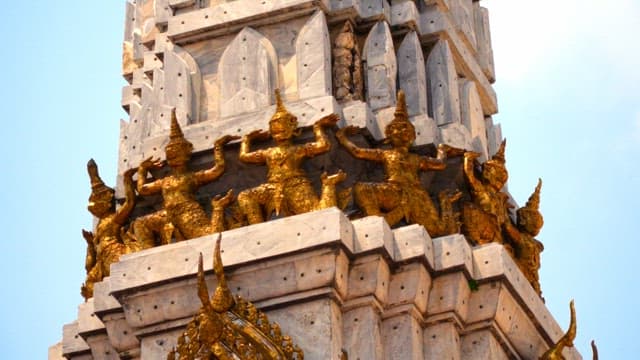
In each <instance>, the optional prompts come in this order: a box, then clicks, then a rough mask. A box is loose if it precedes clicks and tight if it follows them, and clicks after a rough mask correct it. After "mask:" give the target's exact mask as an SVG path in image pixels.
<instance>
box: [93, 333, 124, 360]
mask: <svg viewBox="0 0 640 360" xmlns="http://www.w3.org/2000/svg"><path fill="white" fill-rule="evenodd" d="M86 342H87V344H88V345H89V347H90V348H91V356H92V357H93V359H94V360H120V356H118V352H117V351H116V349H114V348H113V346H112V345H111V341H110V340H109V337H108V336H107V333H106V331H105V332H104V333H100V334H96V335H92V336H90V337H88V338H87V340H86Z"/></svg>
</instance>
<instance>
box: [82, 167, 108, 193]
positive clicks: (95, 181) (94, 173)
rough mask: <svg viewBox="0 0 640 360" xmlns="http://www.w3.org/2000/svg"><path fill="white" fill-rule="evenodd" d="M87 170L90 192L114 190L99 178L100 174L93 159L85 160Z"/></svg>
mask: <svg viewBox="0 0 640 360" xmlns="http://www.w3.org/2000/svg"><path fill="white" fill-rule="evenodd" d="M87 172H88V173H89V178H90V179H91V192H93V193H99V192H103V191H110V192H112V193H113V192H114V190H113V188H111V187H109V186H107V185H105V184H104V182H103V181H102V179H101V178H100V174H99V173H98V165H97V164H96V162H95V161H94V160H93V159H90V160H89V161H88V162H87Z"/></svg>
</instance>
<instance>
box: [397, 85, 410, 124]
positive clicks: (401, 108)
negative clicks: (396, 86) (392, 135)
mask: <svg viewBox="0 0 640 360" xmlns="http://www.w3.org/2000/svg"><path fill="white" fill-rule="evenodd" d="M394 115H395V117H396V118H399V117H402V118H404V119H408V118H409V112H408V111H407V101H406V99H405V95H404V91H403V90H400V91H398V98H397V100H396V112H395V113H394Z"/></svg>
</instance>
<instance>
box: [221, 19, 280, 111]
mask: <svg viewBox="0 0 640 360" xmlns="http://www.w3.org/2000/svg"><path fill="white" fill-rule="evenodd" d="M218 74H219V77H220V115H221V116H222V117H227V116H233V115H238V114H241V113H248V112H253V111H256V110H258V109H260V108H263V107H266V106H269V105H271V104H272V98H273V90H274V89H276V88H277V87H278V55H277V54H276V51H275V49H274V48H273V45H272V44H271V41H269V39H267V38H266V37H264V36H263V35H262V34H260V33H259V32H257V31H255V30H254V29H251V28H245V29H244V30H242V31H241V32H240V33H239V34H238V35H237V36H236V37H235V39H234V40H233V41H232V42H231V44H229V46H228V47H227V49H226V50H225V51H224V54H223V55H222V58H221V59H220V64H219V65H218Z"/></svg>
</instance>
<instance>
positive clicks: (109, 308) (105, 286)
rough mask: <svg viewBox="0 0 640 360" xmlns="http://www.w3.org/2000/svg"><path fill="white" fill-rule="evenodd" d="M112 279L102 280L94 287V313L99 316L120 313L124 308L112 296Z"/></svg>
mask: <svg viewBox="0 0 640 360" xmlns="http://www.w3.org/2000/svg"><path fill="white" fill-rule="evenodd" d="M110 279H111V278H110V277H106V278H104V279H102V281H101V282H98V283H96V284H95V285H94V287H93V299H94V300H93V301H94V302H93V307H94V312H95V313H96V314H98V315H101V314H104V313H108V312H113V311H119V310H120V309H121V308H122V305H120V303H119V302H118V300H116V298H114V297H113V296H111V282H110Z"/></svg>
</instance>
